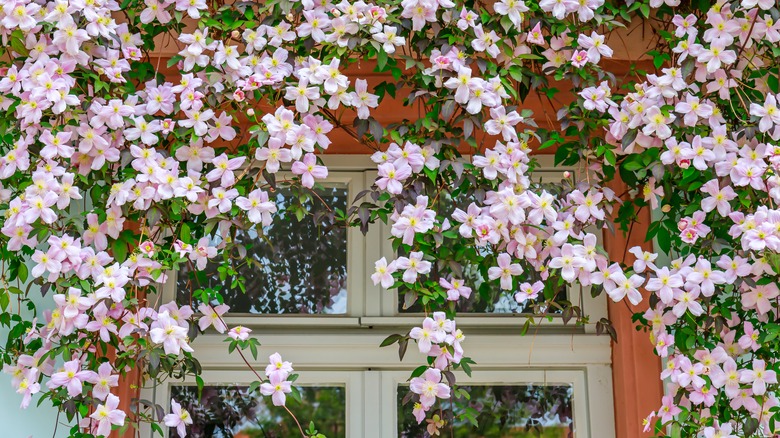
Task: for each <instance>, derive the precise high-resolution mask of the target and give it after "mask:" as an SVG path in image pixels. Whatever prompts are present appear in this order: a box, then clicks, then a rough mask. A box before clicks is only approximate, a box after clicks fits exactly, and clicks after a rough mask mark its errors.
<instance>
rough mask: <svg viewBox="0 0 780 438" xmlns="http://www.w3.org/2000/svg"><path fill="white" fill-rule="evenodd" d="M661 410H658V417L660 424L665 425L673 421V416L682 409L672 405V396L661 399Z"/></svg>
mask: <svg viewBox="0 0 780 438" xmlns="http://www.w3.org/2000/svg"><path fill="white" fill-rule="evenodd" d="M661 403H662V404H661V408H660V409H658V417H660V418H661V422H663V423H666V422H668V421H671V420H672V419H674V416H675V415H677V414H679V413H680V412H682V409H680V408H679V407H677V405H675V404H674V395H671V394H670V395H665V396H663V398H662V399H661Z"/></svg>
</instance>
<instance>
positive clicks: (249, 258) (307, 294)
mask: <svg viewBox="0 0 780 438" xmlns="http://www.w3.org/2000/svg"><path fill="white" fill-rule="evenodd" d="M318 194H319V196H320V198H322V199H319V198H317V197H311V196H309V197H310V198H311V199H310V200H308V201H307V202H304V203H300V202H299V200H298V199H297V198H296V197H293V196H292V193H291V191H290V190H289V189H283V188H279V189H277V190H276V191H275V192H274V195H275V196H276V199H275V201H276V204H277V206H278V209H279V211H278V212H277V213H276V214H275V215H274V221H273V223H272V224H271V225H269V226H267V227H263V228H262V235H260V234H259V233H258V231H257V230H256V229H255V228H251V229H249V230H238V231H236V234H235V236H234V237H233V240H234V242H236V243H238V244H241V245H243V246H245V247H246V249H247V252H246V257H244V258H240V257H237V258H236V260H235V264H234V268H235V269H236V270H237V271H238V276H240V277H243V278H244V279H245V282H244V283H245V285H246V293H244V292H242V291H241V289H240V288H239V287H238V286H237V285H234V284H232V283H233V278H232V277H231V276H228V277H227V278H226V279H225V281H221V280H220V277H219V273H218V271H217V268H218V267H219V266H220V263H217V262H211V263H209V264H208V266H207V267H206V270H205V274H206V275H205V276H199V277H201V278H205V281H206V283H205V284H204V285H203V286H204V287H210V288H214V289H216V290H218V291H219V292H220V293H221V294H222V296H223V298H224V299H225V303H226V304H229V305H230V308H231V313H233V314H235V313H255V314H290V313H299V314H300V313H303V314H322V313H325V314H343V313H346V311H347V232H346V229H344V228H343V227H328V226H327V223H325V221H323V220H322V217H321V214H323V213H326V212H327V211H328V210H327V207H326V205H327V206H329V207H330V209H331V210H335V209H336V208H338V209H340V210H342V211H345V210H346V208H347V197H348V192H347V188H346V187H328V188H325V189H323V190H321V191H319V192H318ZM323 202H324V203H323ZM299 209H304V211H305V212H306V213H307V214H306V216H305V217H303V219H302V220H301V221H300V222H299V221H298V219H297V218H296V214H295V212H296V210H299ZM220 262H221V260H220ZM190 274H191V272H190V269H189V266H187V265H184V267H183V269H181V270H180V271H179V275H178V278H177V301H178V302H179V303H180V304H189V303H190V302H191V296H190V291H191V290H192V289H193V288H191V287H190V286H191V283H190V281H191V280H190ZM192 301H193V302H195V301H196V300H194V299H193V300H192ZM194 304H196V305H197V302H195V303H194Z"/></svg>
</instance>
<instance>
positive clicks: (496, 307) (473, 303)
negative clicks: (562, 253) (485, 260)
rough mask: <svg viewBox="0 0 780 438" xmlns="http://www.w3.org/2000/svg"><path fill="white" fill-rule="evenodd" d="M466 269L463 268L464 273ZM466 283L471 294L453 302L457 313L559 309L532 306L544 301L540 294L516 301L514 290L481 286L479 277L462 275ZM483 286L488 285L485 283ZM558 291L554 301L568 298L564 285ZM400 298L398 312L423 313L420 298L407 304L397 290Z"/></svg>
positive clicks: (534, 311) (557, 310)
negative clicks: (529, 298) (522, 300)
mask: <svg viewBox="0 0 780 438" xmlns="http://www.w3.org/2000/svg"><path fill="white" fill-rule="evenodd" d="M467 271H468V269H464V274H465V273H466V272H467ZM464 278H465V279H466V281H467V283H466V285H467V286H469V287H471V288H472V291H471V296H470V297H469V298H460V299H459V300H458V302H457V303H456V304H455V309H456V310H457V311H458V313H494V314H498V313H507V314H512V313H525V314H529V313H536V314H539V313H543V312H545V311H547V312H548V313H552V314H558V313H561V310H560V309H559V308H557V307H552V306H550V308H549V309H545V308H534V306H535V305H539V304H541V303H544V302H545V300H544V297H543V296H542V295H541V294H540V295H539V297H538V298H536V299H535V300H526V301H525V302H523V303H522V304H521V303H518V302H517V301H516V300H515V298H514V296H515V292H510V291H506V290H500V289H498V288H492V287H482V285H483V284H484V283H485V282H484V280H482V279H481V278H477V279H476V280H473V282H471V283H469V282H468V281H469V279H473V276H469V275H464ZM548 281H550V282H553V281H556V279H550V280H548ZM485 286H488V285H487V284H485ZM557 290H558V292H557V293H555V301H556V302H557V301H562V300H568V295H569V294H568V289H567V288H566V286H565V285H564V286H560V287H558V288H557ZM399 294H400V295H399V296H400V299H399V300H398V312H399V313H423V311H424V308H423V304H422V302H421V300H419V299H418V300H416V301H415V302H414V303H413V304H412V305H411V306H407V303H406V302H405V291H404V290H403V289H400V290H399Z"/></svg>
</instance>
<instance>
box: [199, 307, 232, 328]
mask: <svg viewBox="0 0 780 438" xmlns="http://www.w3.org/2000/svg"><path fill="white" fill-rule="evenodd" d="M198 310H199V311H200V313H202V314H203V316H201V317H200V319H198V327H200V330H201V331H206V329H207V328H208V327H209V326H212V325H213V326H214V329H215V330H216V331H217V332H219V333H225V330H227V326H225V322H224V321H223V320H222V315H224V314H225V312H227V311H228V310H230V306H228V305H227V304H220V305H218V306H211V305H208V304H201V305H199V306H198Z"/></svg>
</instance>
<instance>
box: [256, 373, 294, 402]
mask: <svg viewBox="0 0 780 438" xmlns="http://www.w3.org/2000/svg"><path fill="white" fill-rule="evenodd" d="M268 379H269V381H268V382H264V383H263V384H261V385H260V393H261V394H263V395H264V396H266V397H267V396H269V395H270V396H271V401H272V402H273V404H274V406H284V404H285V402H286V400H287V396H286V395H285V394H289V393H291V392H292V382H290V381H287V380H285V377H282V375H281V374H278V373H275V374H271V375H270V376H269V377H268Z"/></svg>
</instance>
